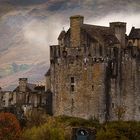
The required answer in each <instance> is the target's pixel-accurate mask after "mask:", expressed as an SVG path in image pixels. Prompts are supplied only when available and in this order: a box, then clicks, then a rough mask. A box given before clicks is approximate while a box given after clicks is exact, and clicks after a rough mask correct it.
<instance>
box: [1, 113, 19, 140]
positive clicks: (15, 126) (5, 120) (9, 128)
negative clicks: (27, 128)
mask: <svg viewBox="0 0 140 140" xmlns="http://www.w3.org/2000/svg"><path fill="white" fill-rule="evenodd" d="M20 132H21V129H20V124H19V121H18V120H17V119H16V116H15V115H14V114H11V113H3V112H2V113H0V140H18V139H19V137H20Z"/></svg>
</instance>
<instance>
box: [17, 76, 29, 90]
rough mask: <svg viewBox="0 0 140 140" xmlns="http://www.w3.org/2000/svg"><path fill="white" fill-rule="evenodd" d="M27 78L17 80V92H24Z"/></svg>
mask: <svg viewBox="0 0 140 140" xmlns="http://www.w3.org/2000/svg"><path fill="white" fill-rule="evenodd" d="M27 81H28V79H27V78H19V91H21V92H26V87H27Z"/></svg>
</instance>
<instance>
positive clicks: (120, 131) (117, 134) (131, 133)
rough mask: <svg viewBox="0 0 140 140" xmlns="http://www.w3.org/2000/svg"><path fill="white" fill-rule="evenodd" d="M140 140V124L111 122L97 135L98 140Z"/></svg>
mask: <svg viewBox="0 0 140 140" xmlns="http://www.w3.org/2000/svg"><path fill="white" fill-rule="evenodd" d="M108 139H110V140H117V139H119V140H140V122H123V121H116V122H109V123H107V124H105V125H104V126H103V128H102V129H101V130H99V131H98V133H97V140H108Z"/></svg>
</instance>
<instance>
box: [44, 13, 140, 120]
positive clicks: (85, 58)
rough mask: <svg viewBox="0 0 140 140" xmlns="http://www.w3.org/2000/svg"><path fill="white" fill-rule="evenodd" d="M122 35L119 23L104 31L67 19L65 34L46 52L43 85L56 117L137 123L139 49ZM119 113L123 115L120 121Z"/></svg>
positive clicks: (74, 18)
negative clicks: (47, 66) (47, 70)
mask: <svg viewBox="0 0 140 140" xmlns="http://www.w3.org/2000/svg"><path fill="white" fill-rule="evenodd" d="M135 30H136V31H135V32H140V30H139V29H135ZM125 32H126V23H123V22H113V23H110V27H104V26H95V25H89V24H84V17H83V16H80V15H76V16H72V17H70V28H69V29H68V31H62V32H61V33H60V35H59V37H58V45H53V46H50V69H49V72H48V73H49V74H47V75H46V79H47V82H48V83H47V85H49V86H48V88H49V89H50V90H51V92H52V93H53V114H54V115H55V116H58V115H67V116H74V117H81V118H86V119H89V118H97V119H99V120H100V121H101V122H104V121H107V120H117V119H120V118H121V119H124V120H140V49H139V48H140V46H137V45H135V44H134V43H135V41H139V40H140V36H139V38H138V37H135V33H133V34H132V31H131V33H130V35H129V36H127V35H126V34H125ZM133 32H134V31H133ZM131 34H132V35H131ZM139 35H140V34H139ZM48 79H49V80H48ZM119 109H123V110H124V112H123V113H122V114H121V116H119V118H118V115H117V113H116V112H117V111H118V112H119V111H120V110H119Z"/></svg>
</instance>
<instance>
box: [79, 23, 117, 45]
mask: <svg viewBox="0 0 140 140" xmlns="http://www.w3.org/2000/svg"><path fill="white" fill-rule="evenodd" d="M82 29H84V30H85V31H86V32H87V33H88V34H89V35H90V36H91V37H92V38H95V39H96V40H98V41H99V42H102V43H105V44H106V45H112V44H119V40H118V39H117V37H116V36H115V34H114V31H113V30H112V29H111V28H110V27H104V26H96V25H89V24H83V26H82Z"/></svg>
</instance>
